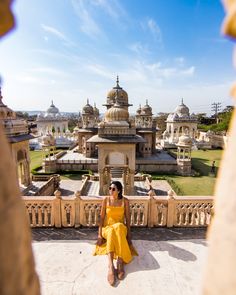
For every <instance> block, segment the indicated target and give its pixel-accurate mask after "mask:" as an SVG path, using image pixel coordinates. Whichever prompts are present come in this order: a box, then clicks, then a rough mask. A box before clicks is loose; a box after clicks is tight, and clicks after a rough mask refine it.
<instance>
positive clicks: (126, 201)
mask: <svg viewBox="0 0 236 295" xmlns="http://www.w3.org/2000/svg"><path fill="white" fill-rule="evenodd" d="M124 200H125V222H126V227H127V241H128V243H129V245H131V244H132V241H131V231H130V209H129V200H128V199H126V198H124Z"/></svg>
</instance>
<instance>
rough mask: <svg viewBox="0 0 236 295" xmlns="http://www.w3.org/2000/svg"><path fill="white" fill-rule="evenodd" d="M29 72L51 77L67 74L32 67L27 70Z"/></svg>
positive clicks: (51, 69)
mask: <svg viewBox="0 0 236 295" xmlns="http://www.w3.org/2000/svg"><path fill="white" fill-rule="evenodd" d="M28 71H29V72H33V73H39V74H41V73H42V74H47V75H52V76H67V73H66V72H65V71H62V70H58V69H55V68H50V67H34V68H32V69H29V70H28Z"/></svg>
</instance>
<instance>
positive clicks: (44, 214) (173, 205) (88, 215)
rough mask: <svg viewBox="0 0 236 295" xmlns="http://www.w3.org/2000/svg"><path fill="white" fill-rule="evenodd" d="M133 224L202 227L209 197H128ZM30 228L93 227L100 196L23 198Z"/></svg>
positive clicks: (208, 213) (210, 212)
mask: <svg viewBox="0 0 236 295" xmlns="http://www.w3.org/2000/svg"><path fill="white" fill-rule="evenodd" d="M127 198H128V199H129V203H130V220H131V226H133V227H146V226H148V227H206V226H208V225H209V224H210V221H211V217H212V215H213V212H214V205H213V197H198V196H197V197H196V196H188V197H186V196H184V197H180V196H174V195H173V193H172V192H169V194H168V196H165V197H163V196H161V197H159V196H151V195H150V196H142V197H141V196H139V197H137V196H128V197H127ZM23 200H24V202H25V207H26V212H27V214H28V217H29V222H30V225H31V227H54V226H55V227H79V226H84V227H96V226H98V224H99V220H100V211H101V203H102V197H89V196H80V193H79V192H77V193H76V194H75V196H72V197H63V196H61V193H60V191H58V190H57V191H56V192H55V196H52V197H42V196H40V197H35V196H34V197H23Z"/></svg>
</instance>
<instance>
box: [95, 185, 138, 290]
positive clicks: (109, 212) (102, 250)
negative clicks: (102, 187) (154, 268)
mask: <svg viewBox="0 0 236 295" xmlns="http://www.w3.org/2000/svg"><path fill="white" fill-rule="evenodd" d="M109 194H110V196H109V197H106V198H104V200H103V202H102V208H101V219H100V224H99V229H98V240H97V244H96V249H95V253H94V255H105V254H107V256H108V276H107V280H108V282H109V284H110V285H111V286H113V285H114V283H115V268H114V264H113V259H117V276H118V279H120V280H122V279H123V278H124V275H125V272H124V263H129V262H130V261H131V260H132V256H133V255H138V254H137V252H136V250H135V249H134V247H133V246H132V242H131V233H130V211H129V201H128V199H126V198H124V197H123V195H122V184H121V183H120V182H119V181H112V182H111V185H110V187H109ZM124 221H125V222H124Z"/></svg>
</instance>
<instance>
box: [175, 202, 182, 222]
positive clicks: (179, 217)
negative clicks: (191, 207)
mask: <svg viewBox="0 0 236 295" xmlns="http://www.w3.org/2000/svg"><path fill="white" fill-rule="evenodd" d="M181 222H182V214H181V205H180V204H177V206H176V223H177V225H180V224H181Z"/></svg>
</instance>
